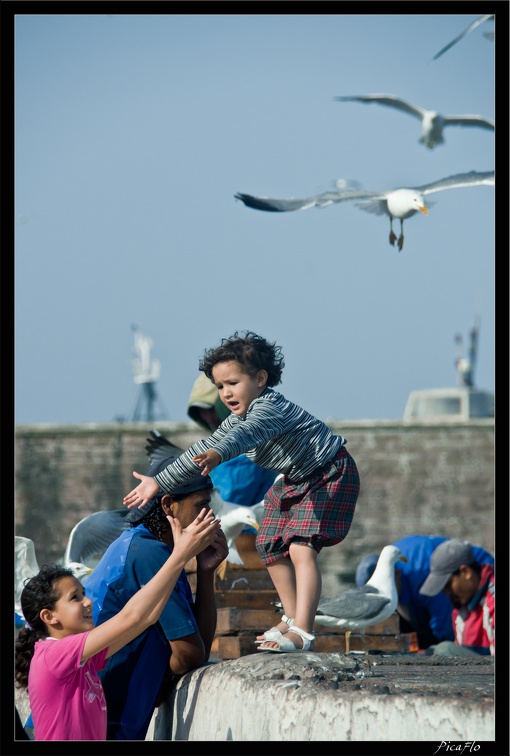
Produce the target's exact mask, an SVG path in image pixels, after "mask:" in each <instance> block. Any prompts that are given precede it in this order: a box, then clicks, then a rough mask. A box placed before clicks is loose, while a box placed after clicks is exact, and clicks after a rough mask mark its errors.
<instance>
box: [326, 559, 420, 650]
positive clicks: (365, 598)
mask: <svg viewBox="0 0 510 756" xmlns="http://www.w3.org/2000/svg"><path fill="white" fill-rule="evenodd" d="M399 560H400V561H402V562H407V558H406V557H405V556H404V555H403V554H402V553H401V552H400V550H399V549H397V547H396V546H385V547H384V548H383V550H382V551H381V553H380V555H379V559H378V561H377V565H376V567H375V571H374V573H373V575H372V577H371V578H370V580H369V581H368V582H367V583H366V584H365V585H364V586H362V587H361V588H349V589H348V590H346V591H344V592H343V593H339V594H338V595H337V596H332V597H331V598H326V599H322V600H321V601H319V605H318V607H317V614H316V615H315V622H316V623H317V624H318V625H325V626H326V627H341V628H345V630H346V633H345V651H346V653H349V636H350V634H351V632H352V631H353V630H358V631H359V632H360V633H361V634H362V635H363V636H364V635H365V628H367V627H372V626H373V625H378V624H379V623H380V622H384V621H385V620H387V619H388V618H389V617H391V615H392V614H393V613H394V612H395V611H396V609H397V604H398V592H397V586H396V583H395V564H396V562H398V561H399Z"/></svg>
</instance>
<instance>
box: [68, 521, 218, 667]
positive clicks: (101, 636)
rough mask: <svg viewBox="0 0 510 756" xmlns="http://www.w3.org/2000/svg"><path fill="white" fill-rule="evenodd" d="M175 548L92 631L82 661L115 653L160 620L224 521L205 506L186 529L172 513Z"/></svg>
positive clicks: (171, 522) (84, 648)
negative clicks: (182, 579) (183, 578)
mask: <svg viewBox="0 0 510 756" xmlns="http://www.w3.org/2000/svg"><path fill="white" fill-rule="evenodd" d="M167 519H168V521H169V523H170V526H171V528H172V533H173V538H174V547H173V550H172V553H171V554H170V556H169V557H168V559H167V560H166V562H165V564H164V565H163V566H162V567H161V569H160V570H159V571H158V572H157V573H156V574H155V575H154V577H153V578H151V580H149V582H148V583H146V584H145V585H144V586H143V587H142V588H140V590H139V591H137V592H136V593H135V594H134V596H132V597H131V598H130V599H129V601H128V602H127V604H126V605H125V606H124V607H123V608H122V609H121V611H120V612H119V613H118V614H116V615H115V616H114V617H111V618H110V619H109V620H107V621H106V622H103V624H102V625H98V626H97V627H95V628H94V629H93V630H91V631H90V633H89V634H88V637H87V640H86V641H85V645H84V647H83V653H82V661H84V660H85V659H88V658H89V657H91V656H94V654H97V653H98V652H99V651H101V650H102V649H103V648H108V656H111V655H112V654H114V653H115V652H116V651H118V650H119V649H120V648H122V647H123V646H125V645H126V643H129V642H130V641H131V640H133V638H136V637H137V636H138V635H140V633H142V632H143V631H144V630H146V628H148V627H149V626H150V625H153V624H154V623H155V622H157V620H158V619H159V616H160V614H161V612H162V611H163V607H164V606H165V604H166V602H167V601H168V599H169V597H170V594H171V593H172V591H173V589H174V588H175V585H176V583H177V580H178V578H179V575H180V574H181V571H182V570H183V568H184V567H185V565H186V564H187V563H188V562H189V560H190V559H192V558H193V557H194V556H196V555H197V554H199V553H200V552H201V551H203V550H204V549H206V548H207V547H208V546H210V545H211V544H212V543H213V542H214V541H215V539H216V537H217V535H218V531H219V530H220V527H221V525H220V521H219V520H217V519H214V513H213V512H212V511H211V510H207V509H205V508H204V509H202V511H201V512H200V514H199V515H198V516H197V517H196V519H195V520H193V522H192V523H191V524H190V525H188V527H187V528H185V530H182V528H181V524H180V522H179V521H178V520H176V519H174V518H173V517H171V516H170V515H167Z"/></svg>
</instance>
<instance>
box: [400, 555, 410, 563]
mask: <svg viewBox="0 0 510 756" xmlns="http://www.w3.org/2000/svg"><path fill="white" fill-rule="evenodd" d="M398 561H399V562H408V561H409V559H408V558H407V557H405V556H404V555H403V554H402V556H400V557H399V558H398Z"/></svg>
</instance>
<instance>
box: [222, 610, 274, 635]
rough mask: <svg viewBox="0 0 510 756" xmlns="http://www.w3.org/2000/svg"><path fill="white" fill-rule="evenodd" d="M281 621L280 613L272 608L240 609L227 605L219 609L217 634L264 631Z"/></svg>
mask: <svg viewBox="0 0 510 756" xmlns="http://www.w3.org/2000/svg"><path fill="white" fill-rule="evenodd" d="M279 621H280V615H279V614H278V613H276V612H274V611H272V610H271V609H240V608H239V607H234V606H231V607H225V608H222V609H218V622H217V625H216V635H234V634H235V633H238V632H243V631H247V630H248V631H249V630H256V631H257V633H262V632H264V630H269V628H270V627H274V625H276V624H277V623H278V622H279Z"/></svg>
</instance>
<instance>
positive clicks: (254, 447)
mask: <svg viewBox="0 0 510 756" xmlns="http://www.w3.org/2000/svg"><path fill="white" fill-rule="evenodd" d="M284 364H285V363H284V359H283V355H282V353H281V348H280V347H279V346H277V345H276V343H275V342H269V341H267V340H266V339H264V338H263V337H261V336H258V335H257V334H256V333H253V332H252V331H245V332H244V333H242V334H240V333H238V332H235V333H234V334H233V335H232V336H230V337H229V338H227V339H222V341H221V343H220V345H219V346H217V347H215V348H212V349H208V350H206V351H205V353H204V357H203V359H202V360H201V361H200V364H199V369H200V370H201V371H202V372H203V373H205V375H207V377H208V378H210V379H211V380H214V383H215V385H216V388H217V389H218V392H219V395H220V398H221V400H222V402H223V403H224V404H225V406H226V407H228V408H229V409H230V414H229V415H228V417H227V418H226V419H225V420H223V422H222V423H221V425H220V426H219V428H217V430H216V431H214V433H212V435H211V436H209V437H208V438H207V439H203V440H201V441H197V442H196V443H195V444H193V445H192V446H190V447H189V448H188V449H187V450H186V451H185V452H184V453H183V454H181V456H180V457H178V459H176V461H175V462H174V463H173V464H171V465H168V466H167V467H166V468H165V469H164V470H162V471H161V472H160V473H159V474H156V475H155V476H146V475H140V474H139V473H137V472H133V475H134V477H135V478H137V479H138V480H139V481H140V483H139V484H138V485H137V486H136V487H135V488H134V489H133V490H132V491H130V492H129V493H128V494H127V495H126V496H125V497H124V504H125V505H126V506H127V507H129V508H132V507H136V506H139V505H143V504H144V503H145V502H146V501H147V500H148V499H150V497H152V496H155V495H157V494H158V492H159V491H160V490H163V491H166V490H171V488H172V487H173V486H175V485H181V484H183V483H184V482H185V481H187V480H188V479H189V478H190V477H192V476H195V475H196V474H197V473H198V472H200V471H202V475H207V474H209V472H211V471H212V470H214V469H215V468H216V467H217V466H218V465H221V464H223V463H224V461H226V460H228V459H233V458H234V457H237V456H238V455H239V454H244V453H246V454H247V455H248V457H249V458H250V459H252V460H253V461H254V462H257V463H258V464H260V465H261V466H263V467H265V468H267V469H268V470H273V471H274V472H276V473H280V474H281V475H280V476H279V477H278V478H277V479H276V480H275V483H274V484H273V485H272V486H271V488H270V489H269V491H268V492H267V494H266V496H265V498H264V518H263V520H262V524H261V527H260V530H259V532H258V535H257V539H256V548H257V551H258V552H259V555H260V558H261V561H262V563H263V564H265V565H266V566H267V568H268V572H269V575H270V577H271V580H272V582H273V584H274V586H275V589H276V591H277V592H278V595H279V598H280V600H281V602H282V607H283V611H284V613H285V614H284V615H282V619H281V621H280V623H279V626H276V627H275V628H271V629H270V630H269V631H267V632H265V633H263V635H262V637H261V638H257V640H259V641H261V645H260V646H259V647H258V650H260V651H272V652H279V653H289V652H295V651H313V644H314V641H315V636H314V635H313V633H312V629H313V624H314V619H315V613H316V610H317V605H318V603H319V599H320V594H321V585H322V579H321V572H320V568H319V565H318V562H317V557H318V554H319V553H320V551H321V550H322V549H323V548H324V547H328V546H333V545H335V544H338V543H340V542H341V541H343V540H344V538H345V537H346V535H347V533H348V532H349V529H350V526H351V523H352V518H353V516H354V510H355V507H356V502H357V499H358V494H359V485H360V482H359V474H358V470H357V467H356V463H355V461H354V459H353V458H352V457H351V455H350V454H349V453H348V452H347V450H346V448H345V445H346V443H347V441H346V439H345V438H343V436H339V435H335V434H333V433H332V431H331V430H330V428H329V427H328V426H327V425H326V424H325V423H324V422H322V421H321V420H319V419H317V418H316V417H314V416H313V415H311V414H310V413H309V412H306V410H304V409H303V408H302V407H299V406H298V405H296V404H294V403H293V402H291V401H289V400H288V399H286V398H285V397H284V396H283V395H282V394H280V393H279V392H277V391H275V390H274V388H273V386H277V385H278V384H279V383H281V375H282V370H283V367H284Z"/></svg>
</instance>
